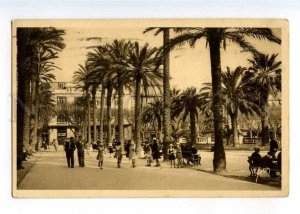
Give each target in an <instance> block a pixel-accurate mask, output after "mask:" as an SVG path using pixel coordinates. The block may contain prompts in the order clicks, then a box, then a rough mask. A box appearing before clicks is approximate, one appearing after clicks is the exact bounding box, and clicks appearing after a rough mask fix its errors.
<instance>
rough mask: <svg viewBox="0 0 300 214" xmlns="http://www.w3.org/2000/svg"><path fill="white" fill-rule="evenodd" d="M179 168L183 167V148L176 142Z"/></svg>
mask: <svg viewBox="0 0 300 214" xmlns="http://www.w3.org/2000/svg"><path fill="white" fill-rule="evenodd" d="M176 158H177V168H179V167H180V168H182V150H181V146H180V144H176Z"/></svg>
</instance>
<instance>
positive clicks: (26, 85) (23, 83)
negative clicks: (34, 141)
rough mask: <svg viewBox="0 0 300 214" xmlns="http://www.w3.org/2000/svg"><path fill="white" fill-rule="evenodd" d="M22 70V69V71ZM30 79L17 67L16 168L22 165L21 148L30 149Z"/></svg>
mask: <svg viewBox="0 0 300 214" xmlns="http://www.w3.org/2000/svg"><path fill="white" fill-rule="evenodd" d="M23 72H24V71H23ZM29 132H30V79H29V77H28V75H21V71H20V70H19V69H18V91H17V168H18V169H19V168H21V167H22V162H23V159H24V156H23V149H25V150H27V151H30V146H29Z"/></svg>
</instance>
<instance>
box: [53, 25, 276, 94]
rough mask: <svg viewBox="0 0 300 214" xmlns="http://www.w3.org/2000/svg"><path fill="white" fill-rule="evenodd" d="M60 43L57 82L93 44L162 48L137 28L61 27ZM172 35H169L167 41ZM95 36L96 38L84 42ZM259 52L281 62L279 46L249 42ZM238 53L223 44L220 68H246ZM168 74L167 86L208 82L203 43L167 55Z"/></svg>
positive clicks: (69, 78)
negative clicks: (125, 42) (115, 42)
mask: <svg viewBox="0 0 300 214" xmlns="http://www.w3.org/2000/svg"><path fill="white" fill-rule="evenodd" d="M64 29H65V33H66V34H65V35H64V36H63V37H64V42H65V44H66V48H65V49H64V50H63V51H62V52H61V53H59V58H58V59H57V60H56V61H55V63H56V65H57V66H58V67H60V68H61V70H56V71H54V74H55V75H56V81H57V82H69V81H72V76H73V73H74V71H76V70H77V69H78V68H79V66H78V65H79V64H84V63H85V60H86V54H87V53H88V52H89V51H93V49H92V48H91V47H93V46H95V45H100V44H105V43H107V42H108V43H109V42H112V41H113V40H114V39H125V40H131V41H138V42H139V43H140V44H142V45H143V44H145V43H149V44H150V46H151V47H160V46H161V45H162V40H163V38H162V34H159V35H157V36H154V34H153V33H152V32H148V33H146V34H143V31H144V29H145V28H140V27H134V26H132V27H128V26H127V27H122V26H120V27H115V26H112V27H109V26H107V27H105V28H103V27H102V28H95V27H87V26H85V27H80V28H79V27H78V28H76V27H73V26H72V28H64ZM273 31H274V33H275V34H276V35H277V36H278V37H281V31H280V29H273ZM173 36H174V35H173V34H172V33H171V38H172V37H173ZM91 37H96V38H98V39H92V40H87V39H88V38H91ZM249 42H251V43H252V44H253V45H254V46H255V47H256V48H257V49H258V50H259V51H261V52H263V53H265V54H272V53H279V56H278V60H280V59H281V46H280V45H278V44H275V43H270V42H267V41H264V40H263V41H257V40H254V39H249ZM241 51H242V50H241V49H240V48H239V47H238V46H236V45H235V44H232V43H227V47H226V51H224V49H222V50H221V66H222V70H225V69H226V67H227V66H228V67H229V68H231V69H232V70H233V69H234V68H236V67H237V66H248V65H249V63H248V61H247V59H249V58H251V54H249V53H245V52H241ZM170 75H171V87H174V86H175V87H176V88H180V89H185V88H187V87H191V86H194V87H196V88H201V87H202V84H203V83H207V82H211V75H210V58H209V48H208V47H206V42H205V40H203V39H202V40H199V41H198V42H197V43H196V45H195V47H194V48H191V47H190V46H189V45H188V44H186V45H184V46H181V47H178V48H176V49H174V50H173V51H172V52H171V55H170Z"/></svg>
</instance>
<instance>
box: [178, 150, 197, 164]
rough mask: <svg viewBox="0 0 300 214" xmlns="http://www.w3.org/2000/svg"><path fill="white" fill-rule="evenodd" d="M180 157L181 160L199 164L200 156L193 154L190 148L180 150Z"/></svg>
mask: <svg viewBox="0 0 300 214" xmlns="http://www.w3.org/2000/svg"><path fill="white" fill-rule="evenodd" d="M182 158H183V162H184V163H185V161H186V164H189V162H192V163H193V166H194V165H201V156H200V155H199V154H193V152H192V151H190V150H182Z"/></svg>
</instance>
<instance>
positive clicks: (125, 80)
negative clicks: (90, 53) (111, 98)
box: [106, 40, 132, 147]
mask: <svg viewBox="0 0 300 214" xmlns="http://www.w3.org/2000/svg"><path fill="white" fill-rule="evenodd" d="M131 45H132V44H131V43H130V42H129V41H127V42H126V41H125V40H114V41H113V42H112V43H111V44H107V45H106V49H107V51H106V54H107V55H108V57H109V59H110V63H111V66H110V70H109V76H110V79H111V81H112V83H113V84H114V87H115V89H116V93H117V95H118V134H119V141H120V143H121V145H122V147H123V145H124V108H123V102H124V101H123V99H124V89H125V87H127V88H128V87H129V82H130V80H131V79H130V77H129V75H128V74H129V70H128V63H127V61H128V57H129V51H130V48H131Z"/></svg>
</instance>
